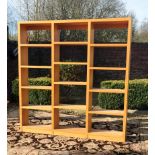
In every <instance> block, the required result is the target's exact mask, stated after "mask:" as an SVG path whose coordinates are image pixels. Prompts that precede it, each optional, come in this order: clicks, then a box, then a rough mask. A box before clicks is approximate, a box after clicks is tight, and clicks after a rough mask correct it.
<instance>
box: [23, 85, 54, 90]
mask: <svg viewBox="0 0 155 155" xmlns="http://www.w3.org/2000/svg"><path fill="white" fill-rule="evenodd" d="M21 88H22V89H43V90H51V89H52V86H21Z"/></svg>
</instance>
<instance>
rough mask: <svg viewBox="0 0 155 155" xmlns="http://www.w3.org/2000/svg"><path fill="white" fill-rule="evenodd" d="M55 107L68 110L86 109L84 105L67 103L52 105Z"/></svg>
mask: <svg viewBox="0 0 155 155" xmlns="http://www.w3.org/2000/svg"><path fill="white" fill-rule="evenodd" d="M54 108H55V109H68V110H86V106H85V105H69V104H60V105H58V106H54Z"/></svg>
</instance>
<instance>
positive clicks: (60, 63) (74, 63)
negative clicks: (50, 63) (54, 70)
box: [54, 62, 87, 65]
mask: <svg viewBox="0 0 155 155" xmlns="http://www.w3.org/2000/svg"><path fill="white" fill-rule="evenodd" d="M54 64H56V65H87V62H54Z"/></svg>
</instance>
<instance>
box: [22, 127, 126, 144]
mask: <svg viewBox="0 0 155 155" xmlns="http://www.w3.org/2000/svg"><path fill="white" fill-rule="evenodd" d="M21 130H22V131H23V132H31V133H40V134H52V135H60V136H68V137H79V138H90V139H96V140H104V141H114V142H125V137H124V134H123V132H122V131H101V130H95V129H92V130H91V131H90V132H88V133H87V131H86V128H67V127H60V128H59V129H54V130H52V126H51V125H28V126H22V129H21Z"/></svg>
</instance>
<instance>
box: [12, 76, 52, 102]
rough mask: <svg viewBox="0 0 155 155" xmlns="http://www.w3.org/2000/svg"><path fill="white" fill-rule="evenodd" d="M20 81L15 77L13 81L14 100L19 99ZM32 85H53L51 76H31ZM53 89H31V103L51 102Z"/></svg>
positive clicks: (30, 82)
mask: <svg viewBox="0 0 155 155" xmlns="http://www.w3.org/2000/svg"><path fill="white" fill-rule="evenodd" d="M18 83H19V81H18V79H15V80H13V81H12V93H13V95H14V100H15V101H18V96H19V95H18V94H19V89H18V88H19V84H18ZM29 84H30V85H35V86H50V85H51V78H47V77H39V78H31V79H29ZM50 95H51V91H50V90H30V91H29V102H30V103H31V104H34V105H35V104H36V105H40V104H42V105H49V104H51V101H50V98H51V96H50Z"/></svg>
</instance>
